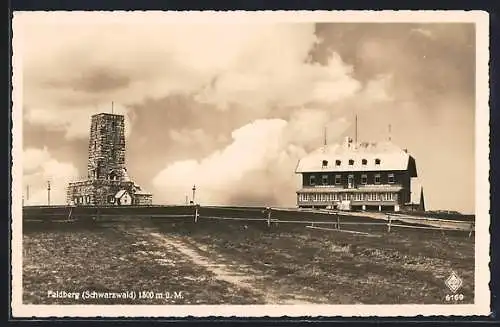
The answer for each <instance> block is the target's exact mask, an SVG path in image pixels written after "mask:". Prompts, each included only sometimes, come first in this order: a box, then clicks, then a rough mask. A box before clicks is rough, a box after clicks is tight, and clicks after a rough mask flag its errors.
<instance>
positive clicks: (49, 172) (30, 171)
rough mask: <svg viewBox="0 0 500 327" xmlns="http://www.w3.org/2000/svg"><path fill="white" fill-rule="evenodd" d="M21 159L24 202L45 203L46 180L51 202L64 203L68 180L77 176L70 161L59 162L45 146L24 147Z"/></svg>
mask: <svg viewBox="0 0 500 327" xmlns="http://www.w3.org/2000/svg"><path fill="white" fill-rule="evenodd" d="M22 160H23V196H24V200H25V204H28V205H46V204H47V202H48V194H47V183H48V182H50V186H51V190H50V199H51V204H65V203H66V187H67V185H68V182H70V181H72V180H75V178H76V177H77V176H78V170H77V169H76V167H75V166H73V164H71V163H67V162H60V161H58V160H57V159H55V158H53V157H52V156H51V154H50V153H49V151H48V150H47V148H43V149H35V148H28V149H25V150H24V153H23V158H22ZM28 189H29V191H28ZM28 192H29V194H28Z"/></svg>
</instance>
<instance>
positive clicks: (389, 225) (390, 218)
mask: <svg viewBox="0 0 500 327" xmlns="http://www.w3.org/2000/svg"><path fill="white" fill-rule="evenodd" d="M387 217H388V218H389V223H388V224H387V232H388V233H390V232H391V222H392V216H391V215H389V214H388V215H387Z"/></svg>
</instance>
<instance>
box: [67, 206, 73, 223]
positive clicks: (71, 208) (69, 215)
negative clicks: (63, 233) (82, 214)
mask: <svg viewBox="0 0 500 327" xmlns="http://www.w3.org/2000/svg"><path fill="white" fill-rule="evenodd" d="M72 214H73V207H70V208H69V214H68V220H71V216H72Z"/></svg>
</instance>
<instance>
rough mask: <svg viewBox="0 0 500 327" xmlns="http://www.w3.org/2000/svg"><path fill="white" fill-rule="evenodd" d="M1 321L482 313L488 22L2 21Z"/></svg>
mask: <svg viewBox="0 0 500 327" xmlns="http://www.w3.org/2000/svg"><path fill="white" fill-rule="evenodd" d="M12 42H13V43H12V44H13V58H12V62H13V91H12V92H13V109H12V117H13V130H12V135H13V136H12V138H13V150H12V154H13V168H12V176H13V180H12V190H13V191H12V209H11V210H12V271H13V280H12V310H13V315H14V316H17V317H23V316H29V317H31V316H33V315H35V316H40V317H49V316H60V317H63V316H75V317H77V316H78V317H93V316H102V317H105V316H109V317H114V316H116V317H122V316H130V317H134V316H137V317H140V316H150V317H153V316H161V317H163V316H171V317H180V316H240V317H249V316H271V317H272V316H276V317H279V316H319V315H321V316H417V315H424V316H426V315H480V314H488V313H489V311H490V308H489V305H490V303H489V301H490V291H489V287H488V283H489V281H490V270H489V267H488V263H489V261H490V258H489V245H490V235H489V225H490V216H489V205H490V196H489V182H488V174H489V169H490V166H489V157H488V156H489V141H488V137H489V118H488V117H489V105H488V96H489V86H488V61H489V50H488V14H487V13H484V12H475V11H469V12H465V11H463V12H462V11H448V12H438V11H435V12H433V11H413V12H412V11H404V12H397V11H381V12H370V11H348V12H340V11H339V12H327V11H321V12H307V11H299V12H272V11H263V12H223V11H221V12H184V13H180V12H161V11H157V12H148V11H143V12H134V11H129V12H125V11H123V12H113V11H109V12H98V11H96V12H92V11H89V12H83V11H82V12H78V11H75V12H50V11H47V12H36V11H35V12H14V18H13V41H12Z"/></svg>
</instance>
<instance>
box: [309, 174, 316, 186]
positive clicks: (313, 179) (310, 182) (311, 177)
mask: <svg viewBox="0 0 500 327" xmlns="http://www.w3.org/2000/svg"><path fill="white" fill-rule="evenodd" d="M309 185H316V176H314V175H313V176H309Z"/></svg>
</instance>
